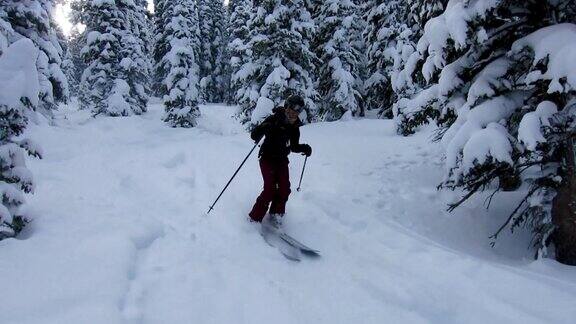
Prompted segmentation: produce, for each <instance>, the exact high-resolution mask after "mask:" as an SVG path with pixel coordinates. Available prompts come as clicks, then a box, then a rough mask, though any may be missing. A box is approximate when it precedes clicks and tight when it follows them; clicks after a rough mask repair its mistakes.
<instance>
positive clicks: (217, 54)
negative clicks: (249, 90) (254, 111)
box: [198, 0, 229, 102]
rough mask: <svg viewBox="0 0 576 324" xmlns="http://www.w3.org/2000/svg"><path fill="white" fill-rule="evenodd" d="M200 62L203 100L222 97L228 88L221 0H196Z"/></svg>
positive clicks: (224, 21)
mask: <svg viewBox="0 0 576 324" xmlns="http://www.w3.org/2000/svg"><path fill="white" fill-rule="evenodd" d="M198 10H199V19H200V39H201V41H202V46H201V58H202V60H201V64H200V78H201V79H200V96H201V100H202V101H203V102H222V101H225V98H226V97H227V93H228V92H229V85H228V84H229V77H227V75H226V73H227V71H228V69H227V65H228V62H227V59H226V58H227V56H228V54H227V53H226V50H227V35H226V33H227V28H226V26H227V24H228V22H227V18H226V8H225V7H224V2H223V1H222V0H198Z"/></svg>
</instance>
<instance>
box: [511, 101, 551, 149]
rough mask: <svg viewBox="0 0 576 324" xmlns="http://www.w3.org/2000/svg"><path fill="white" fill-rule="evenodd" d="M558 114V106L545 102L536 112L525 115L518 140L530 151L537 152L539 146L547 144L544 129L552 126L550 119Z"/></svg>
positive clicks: (521, 122) (519, 129) (519, 128)
mask: <svg viewBox="0 0 576 324" xmlns="http://www.w3.org/2000/svg"><path fill="white" fill-rule="evenodd" d="M556 112H558V107H557V106H556V104H554V103H553V102H550V101H544V102H542V103H540V104H539V105H538V107H536V111H533V112H529V113H527V114H525V115H524V116H523V117H522V121H520V125H519V127H518V140H519V141H520V142H522V143H524V145H526V148H527V149H528V150H530V151H535V150H536V147H537V145H538V144H540V143H544V142H546V139H545V138H544V135H543V134H542V127H543V126H550V119H551V118H552V116H553V115H554V114H555V113H556Z"/></svg>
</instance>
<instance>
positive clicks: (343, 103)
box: [315, 0, 361, 121]
mask: <svg viewBox="0 0 576 324" xmlns="http://www.w3.org/2000/svg"><path fill="white" fill-rule="evenodd" d="M357 10H358V8H357V6H356V5H355V4H354V3H353V2H352V1H351V0H326V1H321V2H320V5H319V12H318V18H317V25H318V32H317V34H316V35H317V37H316V41H315V47H316V52H317V54H318V57H319V58H320V60H321V64H320V66H319V71H318V78H319V85H318V90H319V93H320V96H321V98H322V99H323V100H322V102H321V104H320V107H319V116H320V119H322V120H328V121H333V120H338V119H340V118H341V117H342V116H343V115H344V114H345V113H346V112H349V113H350V114H351V115H353V116H356V115H358V114H359V112H360V105H361V94H360V90H361V88H360V85H361V82H359V80H360V63H361V62H360V60H361V57H360V53H359V51H358V49H357V48H356V47H355V45H357V43H358V40H357V38H358V37H359V36H360V35H359V34H358V30H359V28H358V17H357V15H356V14H357Z"/></svg>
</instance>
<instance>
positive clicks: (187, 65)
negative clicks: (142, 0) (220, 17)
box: [154, 0, 200, 127]
mask: <svg viewBox="0 0 576 324" xmlns="http://www.w3.org/2000/svg"><path fill="white" fill-rule="evenodd" d="M156 8H157V11H156V12H157V17H156V22H157V28H156V31H157V32H158V38H157V44H156V48H155V51H154V57H155V60H156V62H157V64H156V76H157V79H158V80H162V81H161V87H160V91H159V92H160V94H161V95H163V100H164V106H165V110H166V114H165V116H164V121H165V122H167V123H168V124H170V126H172V127H194V126H196V119H197V118H198V116H199V115H200V111H199V109H198V97H199V72H200V71H199V70H200V68H199V66H198V58H199V52H200V39H199V28H198V27H199V24H198V10H197V8H196V4H195V1H194V0H159V1H157V2H156Z"/></svg>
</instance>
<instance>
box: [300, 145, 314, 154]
mask: <svg viewBox="0 0 576 324" xmlns="http://www.w3.org/2000/svg"><path fill="white" fill-rule="evenodd" d="M300 150H301V151H302V154H303V155H306V156H310V155H312V147H310V145H308V144H302V146H301V147H300Z"/></svg>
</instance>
